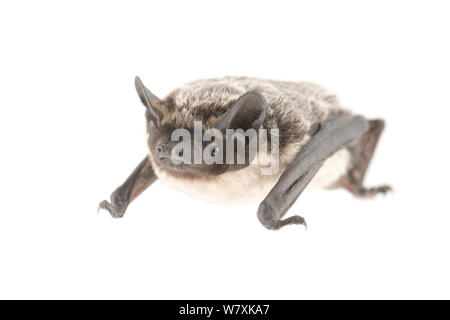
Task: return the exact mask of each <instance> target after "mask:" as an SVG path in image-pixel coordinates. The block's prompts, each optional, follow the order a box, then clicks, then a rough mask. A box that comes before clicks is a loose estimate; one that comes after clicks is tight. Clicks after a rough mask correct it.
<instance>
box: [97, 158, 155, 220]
mask: <svg viewBox="0 0 450 320" xmlns="http://www.w3.org/2000/svg"><path fill="white" fill-rule="evenodd" d="M156 179H157V177H156V175H155V172H154V171H153V168H152V165H151V162H150V160H149V159H148V156H147V157H145V158H144V160H142V161H141V163H140V164H139V165H138V166H137V167H136V169H134V171H133V172H132V173H131V175H130V176H129V177H128V179H127V180H126V181H125V182H124V183H123V184H122V185H120V186H119V187H118V188H117V189H116V190H115V191H114V192H113V193H112V194H111V197H110V199H111V202H108V201H106V200H103V201H102V202H100V205H99V209H105V210H108V211H109V212H110V213H111V215H112V216H113V217H115V218H120V217H123V215H124V214H125V211H126V209H127V207H128V205H129V204H130V203H131V202H132V201H133V200H134V199H136V197H138V196H139V195H140V194H141V193H142V192H143V191H144V190H145V189H147V188H148V187H149V186H150V185H151V184H152V183H153V182H154V181H155V180H156Z"/></svg>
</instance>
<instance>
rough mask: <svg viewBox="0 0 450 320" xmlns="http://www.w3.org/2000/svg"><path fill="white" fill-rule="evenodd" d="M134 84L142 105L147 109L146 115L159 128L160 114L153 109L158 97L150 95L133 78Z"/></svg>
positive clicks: (137, 79)
mask: <svg viewBox="0 0 450 320" xmlns="http://www.w3.org/2000/svg"><path fill="white" fill-rule="evenodd" d="M134 84H135V86H136V91H137V93H138V95H139V98H140V99H141V102H142V104H143V105H144V106H145V107H146V108H147V110H148V115H149V116H150V118H151V120H153V121H154V122H155V123H156V125H157V126H158V127H159V126H160V124H161V118H162V117H161V113H159V112H158V110H156V109H155V104H156V103H157V102H158V101H159V99H158V97H157V96H155V95H154V94H153V93H151V91H150V90H148V89H147V88H146V87H145V86H144V84H143V83H142V81H141V79H140V78H139V77H136V78H135V81H134Z"/></svg>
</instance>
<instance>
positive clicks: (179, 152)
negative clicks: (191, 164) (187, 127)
mask: <svg viewBox="0 0 450 320" xmlns="http://www.w3.org/2000/svg"><path fill="white" fill-rule="evenodd" d="M178 156H179V157H180V158H181V157H182V156H183V149H181V150H180V151H178Z"/></svg>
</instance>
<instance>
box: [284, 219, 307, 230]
mask: <svg viewBox="0 0 450 320" xmlns="http://www.w3.org/2000/svg"><path fill="white" fill-rule="evenodd" d="M290 224H301V225H303V226H304V227H305V230H308V224H307V223H306V220H305V218H303V217H300V216H292V217H289V218H286V219H284V220H281V221H279V225H278V228H282V227H284V226H287V225H290Z"/></svg>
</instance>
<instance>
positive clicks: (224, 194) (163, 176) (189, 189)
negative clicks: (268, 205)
mask: <svg viewBox="0 0 450 320" xmlns="http://www.w3.org/2000/svg"><path fill="white" fill-rule="evenodd" d="M350 161H351V156H350V153H349V151H348V150H347V149H342V150H340V151H338V152H336V153H335V154H334V155H333V156H332V157H330V158H329V159H328V160H327V161H325V163H324V164H323V166H322V168H321V169H320V170H319V172H318V173H317V175H316V176H315V177H314V179H313V180H312V181H311V183H310V185H309V186H311V187H328V186H330V185H331V184H333V183H334V182H336V181H337V180H339V178H341V177H342V176H343V175H344V174H346V173H347V171H348V168H349V165H350ZM155 173H156V174H157V176H158V178H159V179H160V180H161V182H162V183H163V184H165V185H167V186H169V187H172V188H174V189H176V190H178V191H180V192H183V193H185V194H187V195H189V196H191V197H194V198H198V199H202V200H205V201H208V202H215V203H222V204H239V203H241V204H242V203H253V202H257V201H262V200H263V199H264V198H265V197H266V196H267V194H268V193H269V191H270V190H271V189H272V188H273V186H274V185H275V184H276V183H277V181H278V179H279V177H280V175H281V173H282V170H279V172H278V173H277V174H275V175H262V174H261V170H260V167H258V166H257V165H250V166H248V167H246V168H245V169H242V170H239V171H232V172H227V173H224V174H222V175H220V176H214V177H211V179H207V180H203V179H201V180H200V179H197V180H196V179H185V178H179V177H174V176H172V175H169V174H167V173H166V172H164V171H161V170H159V169H158V168H155Z"/></svg>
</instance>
